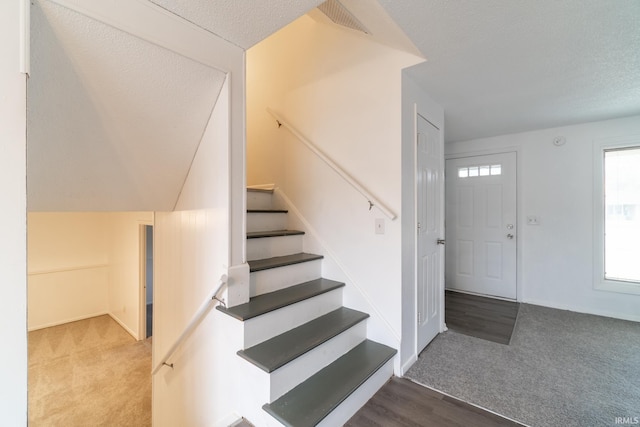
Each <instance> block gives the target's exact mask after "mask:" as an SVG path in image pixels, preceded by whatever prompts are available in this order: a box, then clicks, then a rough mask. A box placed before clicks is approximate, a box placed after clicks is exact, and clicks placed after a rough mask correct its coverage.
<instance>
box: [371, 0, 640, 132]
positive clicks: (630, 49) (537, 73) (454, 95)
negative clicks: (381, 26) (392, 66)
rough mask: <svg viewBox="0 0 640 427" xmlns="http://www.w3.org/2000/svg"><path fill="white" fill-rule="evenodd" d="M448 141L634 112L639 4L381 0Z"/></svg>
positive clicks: (638, 97) (638, 89) (639, 61)
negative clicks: (413, 53)
mask: <svg viewBox="0 0 640 427" xmlns="http://www.w3.org/2000/svg"><path fill="white" fill-rule="evenodd" d="M380 3H381V5H382V6H383V7H384V8H385V9H386V10H387V12H388V13H389V14H390V16H391V17H392V18H393V19H394V20H395V21H396V22H397V23H398V25H399V26H400V27H401V28H402V29H403V30H404V31H405V33H406V34H407V35H408V36H409V38H410V39H411V40H412V41H413V43H414V44H415V45H416V46H417V47H418V48H419V49H420V50H421V51H422V53H423V54H424V55H425V56H426V58H427V62H426V63H423V64H420V65H417V66H415V67H414V68H413V69H412V71H411V72H412V75H413V76H414V77H415V79H416V80H417V81H418V82H419V83H420V84H421V85H422V86H423V87H424V88H425V89H426V90H427V91H428V92H429V93H430V94H431V96H432V97H433V98H434V99H435V100H436V101H437V102H438V103H439V104H441V105H442V106H443V107H444V109H445V118H446V131H445V136H446V139H447V140H448V141H459V140H468V139H473V138H479V137H487V136H495V135H500V134H507V133H512V132H521V131H527V130H532V129H540V128H546V127H554V126H560V125H568V124H574V123H580V122H587V121H595V120H604V119H609V118H615V117H621V116H629V115H635V114H640V2H638V1H632V0H563V1H555V0H536V1H520V0H515V1H514V0H483V1H476V0H456V1H445V0H430V1H425V0H403V1H397V0H380Z"/></svg>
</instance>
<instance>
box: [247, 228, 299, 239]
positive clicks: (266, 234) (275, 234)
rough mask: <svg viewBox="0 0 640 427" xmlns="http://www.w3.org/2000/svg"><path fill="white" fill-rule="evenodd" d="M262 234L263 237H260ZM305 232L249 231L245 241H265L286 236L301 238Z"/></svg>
mask: <svg viewBox="0 0 640 427" xmlns="http://www.w3.org/2000/svg"><path fill="white" fill-rule="evenodd" d="M261 234H264V235H261ZM304 234H305V232H304V231H301V230H271V231H250V232H248V233H247V236H246V237H247V240H249V239H267V238H270V237H287V236H302V235H304Z"/></svg>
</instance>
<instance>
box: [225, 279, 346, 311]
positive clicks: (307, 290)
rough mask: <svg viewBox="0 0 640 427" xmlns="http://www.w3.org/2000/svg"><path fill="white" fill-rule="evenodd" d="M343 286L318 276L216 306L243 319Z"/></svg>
mask: <svg viewBox="0 0 640 427" xmlns="http://www.w3.org/2000/svg"><path fill="white" fill-rule="evenodd" d="M343 286H344V283H341V282H336V281H334V280H329V279H323V278H320V279H315V280H311V281H309V282H305V283H301V284H299V285H294V286H290V287H288V288H285V289H280V290H278V291H274V292H269V293H267V294H262V295H258V296H255V297H253V298H251V300H250V301H249V302H248V303H245V304H240V305H236V306H234V307H229V308H226V307H222V306H221V305H218V306H217V307H216V308H217V309H218V310H220V311H222V312H224V313H227V314H228V315H230V316H232V317H235V318H236V319H238V320H242V321H245V320H248V319H251V318H253V317H257V316H260V315H262V314H265V313H269V312H271V311H274V310H277V309H279V308H282V307H286V306H288V305H291V304H295V303H297V302H300V301H304V300H306V299H309V298H312V297H315V296H317V295H321V294H323V293H325V292H329V291H332V290H334V289H338V288H340V287H343Z"/></svg>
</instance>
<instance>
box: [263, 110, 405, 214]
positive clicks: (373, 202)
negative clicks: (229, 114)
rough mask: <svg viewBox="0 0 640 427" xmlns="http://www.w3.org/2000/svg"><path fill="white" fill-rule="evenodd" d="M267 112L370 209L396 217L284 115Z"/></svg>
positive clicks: (271, 111)
mask: <svg viewBox="0 0 640 427" xmlns="http://www.w3.org/2000/svg"><path fill="white" fill-rule="evenodd" d="M267 112H268V113H269V114H271V115H272V116H273V117H274V118H275V119H276V122H277V123H278V126H284V127H285V128H287V130H288V131H289V132H291V134H293V135H294V136H295V137H296V138H298V139H299V140H300V141H301V142H302V143H303V144H304V145H306V146H307V148H309V149H310V150H311V151H312V152H313V153H314V154H315V155H316V156H318V157H319V158H320V159H321V160H322V161H324V162H325V163H326V164H327V165H328V166H329V167H330V168H331V169H333V170H334V171H335V172H336V173H337V174H338V175H340V176H341V177H342V178H343V179H344V180H345V181H347V182H348V183H349V184H351V186H352V187H353V188H355V189H356V191H357V192H358V193H360V194H362V195H363V196H364V198H365V199H367V201H368V202H369V210H371V208H372V207H374V206H375V207H377V208H378V209H380V211H382V213H383V214H385V215H386V216H387V217H388V218H389V219H391V220H392V221H393V220H394V219H396V218H397V217H398V216H397V215H396V214H395V213H394V212H393V211H392V210H391V209H389V208H388V207H386V206H385V205H384V203H382V202H381V201H380V200H378V199H377V198H376V197H375V196H374V195H373V194H371V193H370V192H369V191H368V190H367V189H366V188H364V187H363V186H362V185H361V184H360V183H359V182H358V181H356V180H355V179H354V178H353V177H351V175H349V174H348V173H347V172H346V171H345V170H344V169H342V168H341V167H340V166H339V165H338V164H336V162H334V161H333V160H331V158H329V156H327V155H326V154H324V153H323V152H322V151H321V150H320V149H319V148H318V147H316V146H315V144H314V143H313V142H311V141H310V140H309V139H307V138H306V137H305V136H304V135H303V134H302V133H300V131H298V130H297V129H296V128H294V127H293V126H291V125H290V124H289V123H288V122H287V121H286V120H285V119H284V118H282V116H281V115H280V114H278V113H276V112H275V111H273V110H272V109H271V108H267Z"/></svg>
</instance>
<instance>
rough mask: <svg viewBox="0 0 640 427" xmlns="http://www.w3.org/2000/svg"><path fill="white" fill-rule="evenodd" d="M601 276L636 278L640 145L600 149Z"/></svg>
mask: <svg viewBox="0 0 640 427" xmlns="http://www.w3.org/2000/svg"><path fill="white" fill-rule="evenodd" d="M604 255H605V256H604V278H605V279H611V280H623V281H631V282H640V147H633V148H623V149H613V150H605V151H604Z"/></svg>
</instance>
